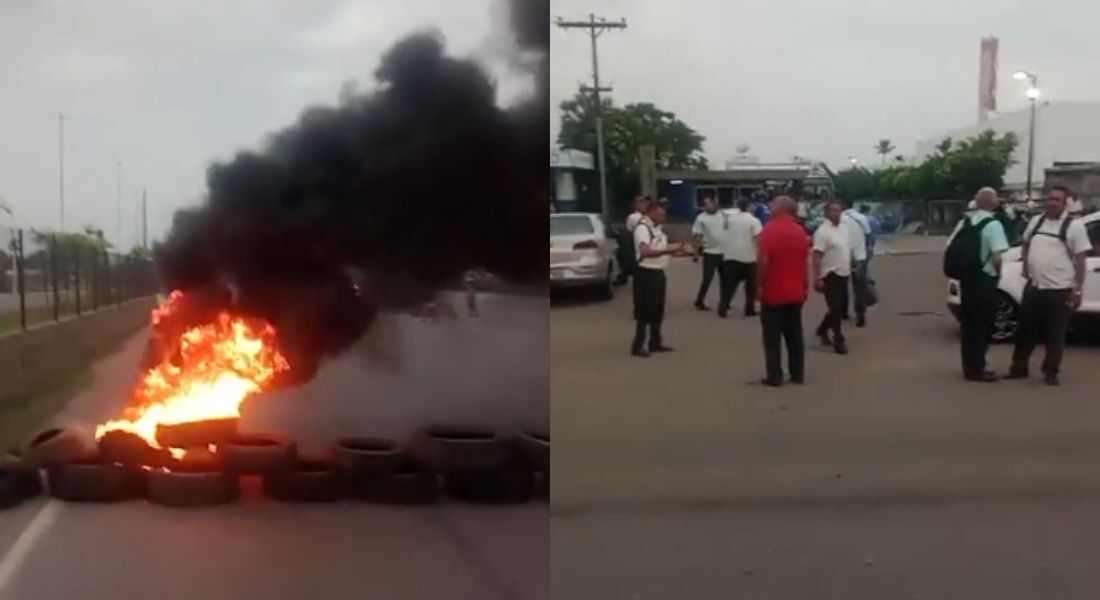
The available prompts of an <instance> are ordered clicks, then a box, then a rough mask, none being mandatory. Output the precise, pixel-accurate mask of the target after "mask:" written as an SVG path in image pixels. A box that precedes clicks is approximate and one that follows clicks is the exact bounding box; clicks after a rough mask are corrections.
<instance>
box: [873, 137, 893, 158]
mask: <svg viewBox="0 0 1100 600" xmlns="http://www.w3.org/2000/svg"><path fill="white" fill-rule="evenodd" d="M896 149H897V147H896V146H894V144H893V143H892V142H890V140H888V139H881V140H879V141H878V143H877V144H875V152H877V153H878V154H880V155H882V164H886V157H887V156H889V154H890V153H891V152H893V151H894V150H896Z"/></svg>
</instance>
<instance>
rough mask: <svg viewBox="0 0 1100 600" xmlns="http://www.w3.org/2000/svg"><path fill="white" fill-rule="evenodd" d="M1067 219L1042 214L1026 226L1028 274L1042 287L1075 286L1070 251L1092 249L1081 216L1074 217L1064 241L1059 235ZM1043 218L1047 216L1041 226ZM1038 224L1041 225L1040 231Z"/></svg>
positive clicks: (1066, 287) (1033, 218) (1033, 283)
mask: <svg viewBox="0 0 1100 600" xmlns="http://www.w3.org/2000/svg"><path fill="white" fill-rule="evenodd" d="M1065 219H1066V215H1062V218H1060V219H1057V220H1053V219H1043V217H1042V215H1037V216H1035V217H1032V218H1031V222H1030V223H1028V225H1027V229H1025V230H1024V240H1025V243H1027V272H1028V276H1029V277H1030V278H1031V284H1032V285H1034V286H1035V287H1036V288H1039V289H1041V290H1065V289H1070V288H1072V287H1073V283H1074V281H1073V260H1072V259H1070V253H1073V254H1074V255H1077V254H1081V253H1083V252H1088V251H1090V250H1092V242H1090V241H1089V234H1088V232H1087V231H1085V224H1084V223H1082V222H1081V220H1080V219H1073V220H1072V221H1070V223H1069V229H1067V230H1066V241H1065V242H1064V243H1063V242H1062V240H1061V239H1059V238H1058V232H1060V231H1061V230H1062V222H1063V221H1064V220H1065ZM1040 220H1043V225H1042V226H1041V227H1039V221H1040ZM1036 227H1039V229H1038V231H1036V229H1035V228H1036Z"/></svg>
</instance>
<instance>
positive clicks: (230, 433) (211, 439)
mask: <svg viewBox="0 0 1100 600" xmlns="http://www.w3.org/2000/svg"><path fill="white" fill-rule="evenodd" d="M237 421H238V419H210V420H208V421H193V422H190V423H179V424H176V425H158V426H157V443H158V444H160V445H161V446H165V447H171V448H205V447H206V446H209V445H211V444H220V443H222V442H226V441H228V440H230V439H231V438H233V437H234V436H236V435H237Z"/></svg>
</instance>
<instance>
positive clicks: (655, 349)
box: [649, 344, 675, 352]
mask: <svg viewBox="0 0 1100 600" xmlns="http://www.w3.org/2000/svg"><path fill="white" fill-rule="evenodd" d="M674 350H675V348H671V347H669V346H666V345H664V344H657V345H656V346H650V347H649V351H650V352H672V351H674Z"/></svg>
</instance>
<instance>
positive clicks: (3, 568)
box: [0, 500, 61, 597]
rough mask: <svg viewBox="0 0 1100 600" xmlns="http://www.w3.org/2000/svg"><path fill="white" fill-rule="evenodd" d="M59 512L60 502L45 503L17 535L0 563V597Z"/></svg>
mask: <svg viewBox="0 0 1100 600" xmlns="http://www.w3.org/2000/svg"><path fill="white" fill-rule="evenodd" d="M60 511H61V503H60V502H57V501H55V500H50V501H48V502H46V504H45V505H44V506H43V507H42V508H40V509H38V512H37V513H35V515H34V517H33V518H31V522H30V523H27V527H26V528H25V529H23V532H22V533H20V534H19V538H18V539H16V540H15V543H14V544H12V545H11V548H10V549H9V550H8V553H7V554H5V555H4V558H3V560H2V561H0V597H3V596H4V595H5V594H6V593H7V589H8V584H10V583H11V580H12V578H13V577H15V575H16V574H18V573H19V571H20V570H21V569H22V568H23V563H24V562H26V560H27V556H28V555H30V553H31V551H32V550H34V547H35V546H37V545H38V541H39V540H40V539H42V536H43V535H45V534H46V532H47V531H49V530H50V527H52V526H53V524H54V521H56V520H57V513H59V512H60Z"/></svg>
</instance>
